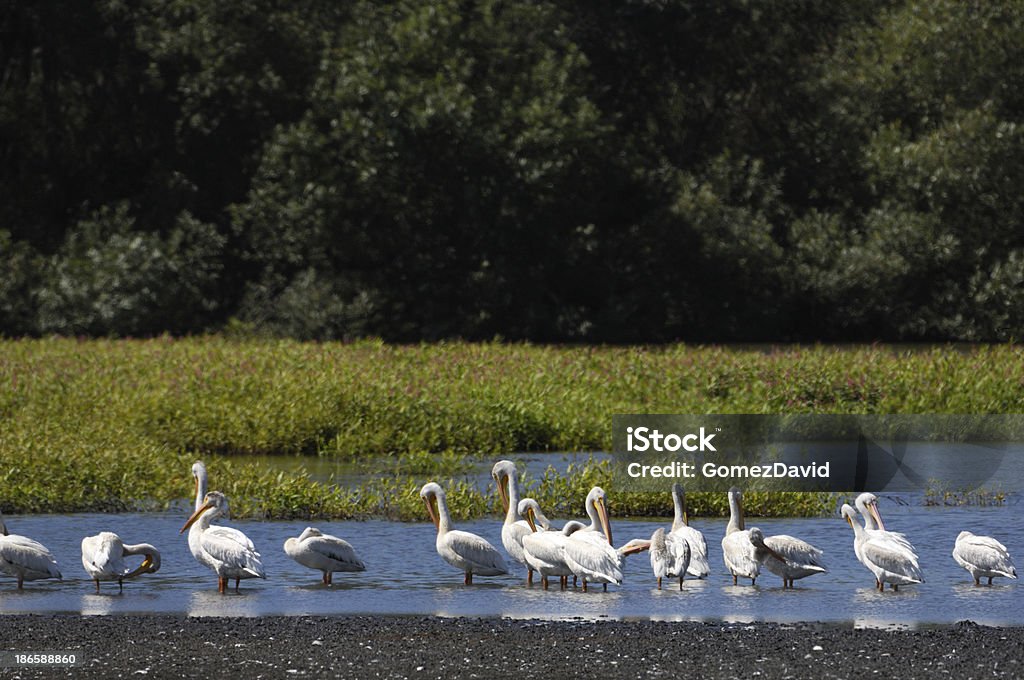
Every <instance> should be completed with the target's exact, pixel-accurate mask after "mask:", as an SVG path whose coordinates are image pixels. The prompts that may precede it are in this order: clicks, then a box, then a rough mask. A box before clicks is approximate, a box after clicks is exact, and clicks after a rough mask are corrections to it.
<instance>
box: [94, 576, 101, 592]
mask: <svg viewBox="0 0 1024 680" xmlns="http://www.w3.org/2000/svg"><path fill="white" fill-rule="evenodd" d="M93 581H94V582H95V583H96V594H97V595H99V592H100V580H99V579H98V578H94V579H93Z"/></svg>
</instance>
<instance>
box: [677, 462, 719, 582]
mask: <svg viewBox="0 0 1024 680" xmlns="http://www.w3.org/2000/svg"><path fill="white" fill-rule="evenodd" d="M672 507H673V512H674V515H675V516H674V518H673V520H672V532H671V533H670V534H669V537H672V536H675V537H678V538H682V539H683V540H685V541H686V542H687V543H688V544H689V548H690V562H689V566H688V567H687V569H686V573H687V574H689V575H690V576H693V577H695V578H707V576H708V574H710V573H711V566H710V565H709V564H708V542H707V541H706V540H704V534H702V533H701V532H699V531H697V530H696V529H694V528H693V527H691V526H690V520H689V517H688V515H687V514H686V492H684V491H683V487H682V486H681V485H680V484H679V483H678V482H676V483H675V484H673V485H672ZM682 576H683V575H682V574H680V577H682Z"/></svg>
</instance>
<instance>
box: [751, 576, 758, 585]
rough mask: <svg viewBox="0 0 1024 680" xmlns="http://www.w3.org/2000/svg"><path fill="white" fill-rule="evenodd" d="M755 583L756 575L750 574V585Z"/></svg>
mask: <svg viewBox="0 0 1024 680" xmlns="http://www.w3.org/2000/svg"><path fill="white" fill-rule="evenodd" d="M755 583H757V577H756V576H751V577H750V585H754V584H755Z"/></svg>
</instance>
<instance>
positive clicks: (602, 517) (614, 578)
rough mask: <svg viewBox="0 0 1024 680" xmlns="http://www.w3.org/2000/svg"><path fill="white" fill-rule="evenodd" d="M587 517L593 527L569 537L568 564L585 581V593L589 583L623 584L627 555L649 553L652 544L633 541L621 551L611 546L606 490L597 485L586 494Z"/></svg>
mask: <svg viewBox="0 0 1024 680" xmlns="http://www.w3.org/2000/svg"><path fill="white" fill-rule="evenodd" d="M586 508H587V515H588V516H589V517H590V525H589V526H586V527H584V528H582V529H580V530H578V531H575V532H573V533H572V534H571V535H570V536H569V540H568V541H566V543H565V548H564V554H565V561H566V563H567V564H568V565H569V568H570V569H571V570H572V573H573V576H575V577H578V578H581V579H583V592H587V583H588V582H591V583H601V584H604V586H605V588H607V587H608V584H609V583H615V584H618V585H621V584H622V560H623V558H624V557H626V556H627V555H631V554H633V553H637V552H640V551H642V550H646V549H647V548H648V547H649V545H650V542H649V541H644V540H640V539H634V540H632V541H630V542H629V543H627V544H626V545H624V546H622V547H621V548H619V549H618V550H616V549H615V548H613V547H612V529H611V524H610V523H609V521H608V509H607V505H606V503H605V493H604V490H603V489H602V488H601V487H599V486H595V487H594V488H592V489H591V490H590V493H588V494H587V500H586Z"/></svg>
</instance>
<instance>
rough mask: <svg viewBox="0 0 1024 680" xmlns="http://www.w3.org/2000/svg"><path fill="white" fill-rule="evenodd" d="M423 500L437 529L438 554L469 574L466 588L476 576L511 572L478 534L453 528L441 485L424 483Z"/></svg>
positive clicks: (421, 492)
mask: <svg viewBox="0 0 1024 680" xmlns="http://www.w3.org/2000/svg"><path fill="white" fill-rule="evenodd" d="M420 498H422V499H423V502H424V503H425V504H426V506H427V513H429V514H430V519H431V520H433V522H434V526H435V527H437V543H436V545H437V554H438V555H440V556H441V559H443V560H444V561H445V562H447V563H448V564H450V565H452V566H453V567H455V568H456V569H461V570H462V571H464V572H465V573H466V585H470V584H471V583H473V574H479V575H481V576H500V575H501V574H507V573H508V568H507V567H506V566H505V560H504V559H502V557H501V554H500V553H499V552H498V551H497V550H495V549H494V546H493V545H491V544H490V543H488V542H487V541H486V540H484V539H483V538H481V537H480V536H477V535H476V534H471V533H469V532H468V531H458V530H456V529H452V528H451V526H452V520H451V515H449V513H448V500H447V498H446V497H445V493H444V489H442V488H441V486H440V485H439V484H437V483H435V482H428V483H427V484H424V485H423V488H422V489H420Z"/></svg>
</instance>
